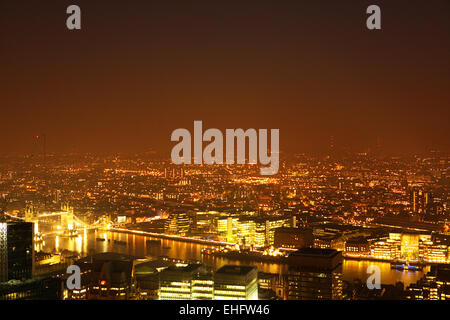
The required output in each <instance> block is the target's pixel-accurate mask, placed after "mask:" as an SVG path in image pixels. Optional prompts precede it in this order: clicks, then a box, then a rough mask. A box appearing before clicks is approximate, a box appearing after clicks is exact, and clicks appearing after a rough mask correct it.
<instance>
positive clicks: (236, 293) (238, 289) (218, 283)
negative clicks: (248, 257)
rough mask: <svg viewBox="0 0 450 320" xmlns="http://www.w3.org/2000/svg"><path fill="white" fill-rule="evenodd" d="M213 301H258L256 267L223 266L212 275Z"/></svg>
mask: <svg viewBox="0 0 450 320" xmlns="http://www.w3.org/2000/svg"><path fill="white" fill-rule="evenodd" d="M214 299H215V300H258V270H257V268H256V267H249V266H236V265H225V266H223V267H221V268H220V269H219V270H217V271H216V273H215V274H214Z"/></svg>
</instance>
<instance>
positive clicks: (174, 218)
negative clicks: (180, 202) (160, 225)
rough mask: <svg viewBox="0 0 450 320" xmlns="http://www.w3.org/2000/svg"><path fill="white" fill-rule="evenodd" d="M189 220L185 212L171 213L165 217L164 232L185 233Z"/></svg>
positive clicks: (189, 223)
mask: <svg viewBox="0 0 450 320" xmlns="http://www.w3.org/2000/svg"><path fill="white" fill-rule="evenodd" d="M190 225H191V221H190V219H189V216H188V215H187V213H185V212H178V213H171V214H170V215H169V217H168V218H167V219H166V225H165V230H166V231H165V232H166V233H169V234H178V235H182V236H184V235H186V233H187V232H188V231H189V228H190Z"/></svg>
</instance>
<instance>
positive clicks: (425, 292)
mask: <svg viewBox="0 0 450 320" xmlns="http://www.w3.org/2000/svg"><path fill="white" fill-rule="evenodd" d="M406 298H407V299H409V300H450V265H448V264H437V265H432V266H431V269H430V271H429V272H428V273H427V274H426V275H425V276H424V277H423V278H422V279H420V280H419V281H418V282H417V283H415V284H411V285H410V286H409V287H408V288H407V289H406Z"/></svg>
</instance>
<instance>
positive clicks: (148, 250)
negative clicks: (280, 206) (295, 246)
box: [36, 231, 428, 285]
mask: <svg viewBox="0 0 450 320" xmlns="http://www.w3.org/2000/svg"><path fill="white" fill-rule="evenodd" d="M97 238H103V239H106V240H105V241H97ZM108 239H110V241H108ZM148 239H156V238H152V237H148V236H142V235H134V234H127V233H118V232H109V231H108V232H104V231H87V232H84V233H82V234H81V235H80V236H78V237H76V238H67V237H60V236H47V237H45V239H44V240H45V241H44V242H43V243H41V244H37V245H36V249H37V250H43V251H46V252H52V251H56V252H60V251H62V250H65V249H66V250H70V251H75V252H78V253H80V254H81V255H87V254H91V253H93V252H95V253H99V252H108V251H109V252H117V253H123V254H130V255H135V256H145V257H152V258H157V257H159V256H168V257H170V258H177V259H182V260H201V261H203V263H205V264H206V265H209V266H213V267H215V268H216V269H217V268H219V267H221V266H222V265H224V264H241V263H240V262H239V261H236V260H228V259H226V258H213V257H209V258H204V257H203V256H202V255H201V254H200V252H201V250H202V249H203V248H207V247H208V246H207V245H202V244H196V243H191V242H182V241H177V240H168V239H161V246H154V245H148V244H147V243H146V240H148ZM114 240H118V241H124V242H126V244H118V243H117V242H114ZM242 264H251V265H254V266H257V267H258V270H259V271H263V272H270V273H280V272H281V273H284V272H286V271H287V266H286V265H281V264H276V263H263V262H248V261H246V262H244V263H242ZM369 265H376V266H378V267H379V268H380V270H381V283H382V284H395V283H396V282H398V281H401V282H403V283H404V284H405V285H409V284H410V283H414V282H416V281H418V280H419V279H420V278H421V277H422V276H423V273H424V272H427V271H428V268H425V269H424V272H422V271H417V272H411V271H409V272H408V271H398V270H393V269H391V267H390V264H389V263H388V262H374V261H357V260H344V263H343V266H342V272H343V278H344V280H348V281H352V280H354V279H360V280H361V281H363V282H365V281H366V279H367V277H368V275H367V273H366V270H367V267H368V266H369Z"/></svg>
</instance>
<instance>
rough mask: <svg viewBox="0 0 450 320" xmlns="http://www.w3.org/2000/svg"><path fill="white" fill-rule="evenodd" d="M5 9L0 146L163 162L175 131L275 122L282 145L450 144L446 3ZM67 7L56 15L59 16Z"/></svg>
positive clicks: (403, 148) (390, 148)
mask: <svg viewBox="0 0 450 320" xmlns="http://www.w3.org/2000/svg"><path fill="white" fill-rule="evenodd" d="M77 4H78V5H79V6H80V7H81V8H82V19H83V20H82V21H83V22H82V23H83V27H82V29H81V30H78V31H76V32H73V31H70V30H67V28H65V17H66V15H65V14H64V13H65V8H66V7H67V6H68V5H69V2H68V1H58V2H56V1H47V2H45V3H42V2H41V1H27V2H24V1H7V2H4V3H2V10H1V13H0V18H1V19H0V30H1V31H0V32H1V42H0V45H1V48H2V50H1V53H0V61H1V63H2V72H1V75H0V83H1V87H2V89H1V90H2V118H3V119H4V121H2V125H1V126H0V137H1V138H0V150H1V152H2V153H5V152H19V153H28V154H29V153H33V151H32V148H33V145H34V144H35V141H34V137H35V136H36V135H42V134H46V137H47V148H48V152H68V151H76V152H85V151H90V152H94V151H95V152H99V151H105V152H130V151H131V152H142V151H147V150H149V149H153V150H156V151H158V152H160V153H162V155H167V156H169V150H170V143H169V142H170V140H169V139H170V133H171V132H172V131H173V130H174V129H176V128H191V127H192V123H193V121H194V120H202V121H203V122H204V124H205V126H206V127H208V128H214V127H216V128H219V129H221V130H224V129H225V128H243V129H246V128H279V129H280V149H281V150H282V151H284V152H326V151H327V150H328V147H329V140H330V136H333V137H334V140H335V144H336V146H339V147H341V148H347V149H350V150H352V151H365V150H367V149H368V148H373V147H374V146H376V144H377V139H378V140H379V141H380V143H381V145H382V147H383V148H384V150H385V151H386V152H389V153H402V152H411V153H413V152H422V151H429V150H430V149H439V150H447V151H448V147H449V145H448V141H449V133H448V128H447V126H448V118H449V116H450V114H449V109H450V108H449V90H448V87H449V84H450V62H449V59H448V57H449V54H450V44H449V41H448V29H449V28H450V26H449V24H450V22H449V19H448V12H449V2H448V1H432V3H428V2H424V1H413V2H411V1H396V2H395V3H392V1H379V3H378V4H379V5H380V6H382V8H383V11H382V24H383V28H382V30H379V32H371V31H370V30H367V28H366V27H365V19H366V15H365V8H366V7H367V5H368V4H369V2H367V1H359V2H358V3H356V4H355V3H350V2H335V1H334V2H333V1H326V2H324V3H321V4H320V5H319V4H317V3H315V2H314V1H301V2H300V1H285V2H283V4H276V3H274V2H271V1H258V3H257V4H256V3H254V2H251V1H249V2H237V1H236V2H217V1H214V2H210V1H191V2H189V3H186V2H183V1H171V2H159V1H158V2H153V1H151V2H147V1H133V3H132V4H129V3H125V2H119V1H111V2H108V3H107V4H106V3H103V2H100V1H99V2H94V3H92V2H91V1H79V2H77ZM61 12H62V14H61Z"/></svg>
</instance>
